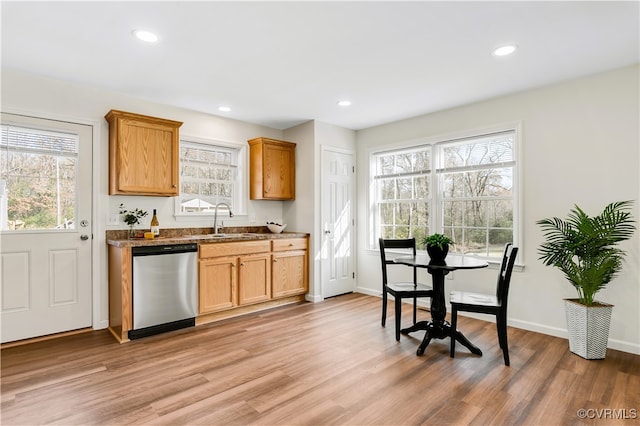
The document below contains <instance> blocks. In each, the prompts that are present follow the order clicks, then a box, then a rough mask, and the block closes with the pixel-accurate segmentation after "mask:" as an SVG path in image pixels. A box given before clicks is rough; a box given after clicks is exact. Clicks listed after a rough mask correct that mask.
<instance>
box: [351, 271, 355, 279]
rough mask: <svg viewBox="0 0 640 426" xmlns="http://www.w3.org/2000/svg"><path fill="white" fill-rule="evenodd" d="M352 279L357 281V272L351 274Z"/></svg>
mask: <svg viewBox="0 0 640 426" xmlns="http://www.w3.org/2000/svg"><path fill="white" fill-rule="evenodd" d="M351 278H353V279H354V280H355V279H356V273H355V272H352V273H351Z"/></svg>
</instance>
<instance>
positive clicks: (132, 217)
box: [119, 203, 147, 238]
mask: <svg viewBox="0 0 640 426" xmlns="http://www.w3.org/2000/svg"><path fill="white" fill-rule="evenodd" d="M119 213H120V215H121V216H122V220H123V221H124V223H126V224H127V225H129V238H133V237H134V236H135V234H136V231H135V229H134V227H135V226H136V225H137V224H139V223H140V219H142V218H143V217H145V216H146V215H147V212H146V211H145V210H141V209H139V208H135V209H133V210H127V209H125V208H124V204H122V203H120V210H119Z"/></svg>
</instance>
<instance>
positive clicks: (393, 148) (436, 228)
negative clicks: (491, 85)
mask: <svg viewBox="0 0 640 426" xmlns="http://www.w3.org/2000/svg"><path fill="white" fill-rule="evenodd" d="M504 132H513V134H514V142H513V162H514V164H513V189H512V192H513V231H512V232H513V244H514V245H515V246H518V247H521V246H522V243H521V238H522V215H521V212H522V209H521V203H522V195H521V194H522V189H521V184H520V182H521V178H520V176H521V170H522V161H521V158H520V144H521V134H522V132H521V123H520V122H514V123H506V124H502V125H497V126H492V127H486V128H482V129H475V130H466V131H461V132H458V133H455V134H448V135H441V136H436V137H431V138H424V139H416V140H412V141H407V142H403V143H398V144H393V145H390V146H385V147H384V148H379V149H375V150H372V151H370V153H369V175H370V182H371V185H370V191H369V206H370V211H371V213H370V214H369V215H368V221H369V224H368V229H369V231H370V232H369V235H370V238H369V241H368V246H369V249H370V250H376V251H377V250H378V238H379V234H380V225H379V218H378V217H377V211H378V208H377V195H376V184H375V181H374V180H375V179H374V176H375V173H376V158H377V156H379V155H380V154H389V153H393V152H399V151H405V150H408V149H411V148H417V147H419V146H424V145H431V146H432V152H431V154H432V156H431V160H432V168H431V169H432V173H431V184H430V192H429V195H430V197H431V199H430V201H429V206H430V214H429V224H428V227H429V232H430V233H435V232H443V229H444V224H443V221H444V218H443V213H442V208H443V194H442V192H441V190H440V188H442V187H441V184H442V182H441V179H440V174H441V172H442V168H441V167H440V164H441V160H440V153H439V148H440V147H441V146H443V145H448V144H451V143H452V142H455V141H463V140H465V139H474V138H481V137H483V136H488V135H492V134H496V133H504ZM470 255H471V254H470ZM472 256H475V257H479V258H482V259H486V260H488V261H489V262H493V261H499V260H500V259H499V258H496V257H487V256H479V255H475V254H473V255H472ZM518 258H520V259H522V252H519V253H518Z"/></svg>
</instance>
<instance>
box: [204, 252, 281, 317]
mask: <svg viewBox="0 0 640 426" xmlns="http://www.w3.org/2000/svg"><path fill="white" fill-rule="evenodd" d="M270 249H271V246H270V243H269V241H266V240H265V241H248V242H235V243H217V244H204V245H201V246H200V255H199V258H200V261H199V273H200V276H199V313H200V314H207V313H211V312H217V311H222V310H227V309H232V308H235V307H238V306H244V305H251V304H254V303H260V302H264V301H267V300H269V299H271V253H270Z"/></svg>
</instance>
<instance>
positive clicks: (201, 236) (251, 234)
mask: <svg viewBox="0 0 640 426" xmlns="http://www.w3.org/2000/svg"><path fill="white" fill-rule="evenodd" d="M258 235H260V234H258V233H254V232H243V233H233V234H199V235H184V237H185V238H193V239H196V240H210V239H217V238H233V237H236V238H241V237H257V236H258Z"/></svg>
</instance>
